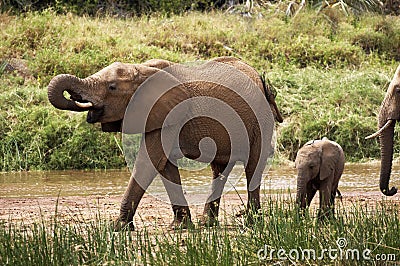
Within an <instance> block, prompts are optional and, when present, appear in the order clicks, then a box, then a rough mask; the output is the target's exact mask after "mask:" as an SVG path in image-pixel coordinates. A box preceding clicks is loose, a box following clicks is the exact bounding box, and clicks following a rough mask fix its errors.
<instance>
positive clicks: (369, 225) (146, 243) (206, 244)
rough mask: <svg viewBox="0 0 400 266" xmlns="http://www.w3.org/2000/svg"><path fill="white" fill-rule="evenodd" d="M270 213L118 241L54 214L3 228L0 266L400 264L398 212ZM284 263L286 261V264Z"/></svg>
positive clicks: (102, 224) (276, 208)
mask: <svg viewBox="0 0 400 266" xmlns="http://www.w3.org/2000/svg"><path fill="white" fill-rule="evenodd" d="M288 203H289V204H288ZM264 206H265V208H264V211H263V212H262V213H261V214H259V216H258V220H257V221H256V223H255V224H254V225H252V226H250V227H248V226H245V225H244V222H243V220H244V219H243V218H238V217H232V216H226V217H225V221H224V225H220V226H216V227H213V228H194V229H189V230H183V231H177V232H174V231H168V230H166V228H163V227H159V229H158V230H156V231H152V232H149V231H146V228H137V230H136V231H134V232H119V233H116V232H113V230H112V226H111V224H110V222H109V221H107V220H105V219H104V218H102V217H101V214H100V213H96V214H94V215H95V217H96V218H95V219H94V220H88V219H84V218H82V217H74V218H73V219H72V220H73V222H72V221H71V222H65V221H62V219H61V217H58V214H57V211H56V213H55V215H54V218H53V219H52V221H50V222H48V221H42V222H40V221H37V222H33V223H30V224H24V223H21V224H15V223H9V224H6V223H5V224H0V242H1V243H2V245H0V264H2V265H259V264H266V265H271V264H273V263H275V262H276V263H282V262H283V263H287V262H289V261H291V262H292V263H294V264H296V265H322V264H323V265H331V264H332V265H333V263H334V264H335V265H373V264H375V263H376V264H379V265H380V264H381V263H383V264H385V262H383V261H386V260H389V262H387V263H388V264H390V263H391V262H390V260H392V261H393V260H396V259H397V260H398V258H399V257H400V250H399V246H398V241H399V232H400V230H399V227H400V220H399V216H398V213H399V210H400V209H399V207H398V206H396V205H392V206H391V207H387V206H389V204H386V202H376V205H365V206H361V205H357V204H356V205H354V206H352V208H351V210H352V211H351V212H345V211H344V210H343V209H342V208H339V210H338V214H337V217H336V219H335V220H332V221H329V222H325V223H321V222H316V221H315V219H314V218H313V217H312V216H309V215H305V217H303V218H301V217H300V216H299V213H298V212H297V210H296V209H295V208H293V206H294V204H293V202H292V199H288V198H285V197H284V196H281V197H278V199H271V198H270V199H268V200H267V201H266V202H265V203H264ZM367 206H368V207H367ZM385 206H386V207H385ZM267 228H268V230H266V229H267ZM382 243H384V245H382ZM339 247H340V248H341V250H340V249H339ZM324 249H325V251H323V250H324ZM260 250H261V251H260ZM278 250H284V252H285V254H286V255H283V253H282V251H280V252H281V253H278ZM293 250H294V251H293ZM303 250H309V251H310V250H313V251H314V252H315V253H308V251H307V252H306V253H303ZM365 250H367V251H365ZM368 250H369V251H370V252H369V251H368ZM311 252H312V251H311ZM313 254H314V255H313ZM284 256H286V257H287V260H286V261H282V260H281V259H280V257H284ZM302 256H304V257H302ZM313 256H314V257H313ZM363 256H364V257H363ZM259 257H260V258H261V260H260V259H259ZM379 260H381V261H379ZM392 263H393V262H392ZM394 263H395V262H394Z"/></svg>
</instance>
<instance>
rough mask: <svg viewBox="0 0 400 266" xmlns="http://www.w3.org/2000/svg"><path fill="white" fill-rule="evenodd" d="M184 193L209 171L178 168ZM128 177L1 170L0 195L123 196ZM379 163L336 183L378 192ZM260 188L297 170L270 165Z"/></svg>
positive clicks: (240, 184)
mask: <svg viewBox="0 0 400 266" xmlns="http://www.w3.org/2000/svg"><path fill="white" fill-rule="evenodd" d="M181 176H182V184H183V189H184V191H185V193H187V194H193V193H207V191H208V190H209V187H210V183H211V170H210V169H209V168H205V169H202V170H199V171H181ZM399 176H400V164H399V163H394V166H393V171H392V178H391V183H390V184H391V186H397V187H400V178H399ZM129 178H130V172H129V171H128V170H126V169H124V170H107V171H32V172H13V173H0V197H2V198H14V197H19V198H20V197H26V198H32V197H54V196H58V195H60V196H93V195H96V196H107V195H109V196H122V195H123V193H124V191H125V188H126V186H127V184H128V181H129ZM378 184H379V163H372V164H347V165H346V166H345V170H344V173H343V176H342V178H341V180H340V183H339V189H340V191H341V192H342V193H343V192H369V191H379V186H378ZM225 187H226V191H228V192H229V191H230V192H231V193H236V191H237V192H239V193H245V191H246V180H245V178H244V177H243V167H241V166H238V167H235V168H234V170H233V171H232V173H231V175H230V176H229V178H228V182H227V184H226V186H225ZM262 188H263V190H264V191H265V192H266V193H274V192H277V191H283V192H287V191H291V192H295V189H296V170H295V169H294V167H293V166H272V167H271V169H269V171H266V172H265V177H264V179H263V183H262ZM164 191H165V190H164V187H163V185H162V182H161V180H160V178H156V180H155V181H154V182H153V184H152V185H151V187H150V188H149V192H150V193H153V194H157V193H160V194H162V193H164Z"/></svg>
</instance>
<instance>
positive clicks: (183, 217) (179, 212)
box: [170, 205, 193, 230]
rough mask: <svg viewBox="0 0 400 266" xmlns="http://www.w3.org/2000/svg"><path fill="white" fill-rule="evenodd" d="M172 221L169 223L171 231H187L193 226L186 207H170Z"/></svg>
mask: <svg viewBox="0 0 400 266" xmlns="http://www.w3.org/2000/svg"><path fill="white" fill-rule="evenodd" d="M172 210H173V212H174V220H173V221H172V223H171V226H170V227H171V228H172V229H175V230H176V229H187V228H189V227H192V226H193V223H192V218H191V215H190V210H189V207H188V206H177V205H174V206H172Z"/></svg>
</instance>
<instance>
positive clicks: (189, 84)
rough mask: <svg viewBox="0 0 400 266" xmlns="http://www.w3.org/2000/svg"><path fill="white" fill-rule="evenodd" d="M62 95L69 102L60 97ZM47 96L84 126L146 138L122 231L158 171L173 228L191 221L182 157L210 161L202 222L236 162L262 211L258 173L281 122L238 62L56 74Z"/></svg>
mask: <svg viewBox="0 0 400 266" xmlns="http://www.w3.org/2000/svg"><path fill="white" fill-rule="evenodd" d="M71 81H72V82H73V85H71V84H70V82H71ZM63 91H68V92H69V93H70V95H71V99H72V100H68V99H65V98H64V96H63ZM132 96H133V97H132ZM49 99H50V102H51V103H52V104H53V105H54V106H55V107H57V108H60V109H67V110H74V111H89V112H88V119H87V120H88V122H90V123H95V122H100V123H102V129H103V130H104V131H120V130H122V131H123V132H124V133H126V134H132V133H144V135H143V138H142V142H141V146H140V149H139V153H138V155H137V159H136V162H135V169H134V171H133V173H132V177H131V180H130V182H129V185H128V188H127V190H126V192H125V195H124V197H123V200H122V203H121V214H120V218H119V222H121V223H122V226H124V225H126V224H130V223H131V222H132V219H133V215H134V213H135V211H136V208H137V206H138V204H139V201H140V199H141V197H142V196H143V193H144V192H145V190H146V189H147V187H148V186H149V185H150V183H151V182H152V180H153V179H154V177H155V176H156V175H157V174H160V175H161V176H162V177H163V178H162V180H163V183H164V186H165V187H166V190H167V193H168V196H169V198H170V200H171V203H172V205H173V206H172V209H173V211H174V216H175V219H174V224H175V225H179V224H181V223H185V222H190V211H189V208H188V206H187V202H186V199H185V197H184V195H183V191H182V187H181V180H180V176H179V171H178V168H177V166H176V165H177V164H176V161H177V160H178V159H179V158H182V157H187V158H190V159H195V160H198V161H202V162H209V163H211V167H212V170H213V179H214V181H213V185H212V191H211V193H210V196H209V198H208V201H207V204H206V205H205V210H204V214H205V216H206V217H208V218H206V219H205V222H206V223H207V224H209V223H211V224H213V223H214V222H215V221H216V217H217V215H218V207H219V201H220V197H221V193H222V189H223V186H224V184H225V182H226V178H221V176H223V177H227V176H228V175H229V173H230V171H231V170H232V167H233V165H234V164H235V163H236V162H237V161H241V162H243V163H244V165H245V172H246V178H247V186H248V193H249V197H248V198H249V202H248V208H251V207H252V208H254V209H258V208H260V202H259V187H260V182H261V176H262V172H263V170H264V167H265V165H266V160H267V158H268V157H270V156H271V155H272V154H273V146H272V145H271V144H272V143H271V142H272V134H273V128H274V117H275V119H276V120H277V121H282V117H281V115H280V113H279V110H278V109H277V106H276V103H275V99H274V97H273V95H272V93H270V91H269V88H268V87H266V86H265V83H264V82H263V81H262V79H261V78H260V77H259V76H258V74H257V72H256V71H255V70H254V69H253V68H251V67H250V66H249V65H247V64H245V63H243V62H242V61H240V60H238V59H236V58H230V57H223V58H217V59H214V60H211V61H209V62H206V63H204V64H202V65H197V66H185V65H181V64H175V63H172V62H169V61H166V60H159V59H153V60H150V61H147V62H145V63H143V64H136V65H131V64H122V63H114V64H112V65H110V66H108V67H106V68H105V69H103V70H101V71H99V72H98V73H96V74H94V75H92V76H90V77H88V78H86V79H79V78H76V77H74V76H71V75H64V76H57V77H55V78H54V79H53V80H52V81H51V82H50V84H49ZM271 110H272V111H271ZM122 121H123V126H121V124H122ZM218 177H220V178H218Z"/></svg>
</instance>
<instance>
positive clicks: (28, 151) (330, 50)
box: [0, 9, 400, 171]
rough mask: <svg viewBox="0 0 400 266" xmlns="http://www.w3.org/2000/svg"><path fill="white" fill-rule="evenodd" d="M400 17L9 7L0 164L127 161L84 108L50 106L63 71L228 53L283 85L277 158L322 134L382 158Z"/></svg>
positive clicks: (357, 154)
mask: <svg viewBox="0 0 400 266" xmlns="http://www.w3.org/2000/svg"><path fill="white" fill-rule="evenodd" d="M399 23H400V19H399V18H398V17H390V16H379V15H373V14H366V15H365V16H361V17H355V16H344V14H343V13H342V12H334V10H331V9H326V10H324V11H323V12H322V13H319V14H317V13H316V12H315V11H312V10H304V11H303V12H302V14H301V16H296V17H295V18H288V17H286V16H285V15H284V14H283V13H281V12H275V11H274V10H272V9H269V10H265V11H264V12H263V17H261V18H252V19H248V18H243V17H241V16H239V15H228V14H225V13H219V12H212V13H189V14H186V15H182V16H177V15H172V16H169V17H163V16H160V15H153V16H146V17H140V18H137V17H134V18H127V19H116V18H111V17H86V16H82V17H78V16H75V15H72V14H66V15H57V14H55V13H54V12H53V11H51V10H46V11H43V12H40V13H38V12H28V13H24V14H23V15H20V16H12V15H7V14H0V27H1V28H2V31H1V33H0V55H1V58H0V61H1V62H2V64H0V75H1V81H0V82H1V87H2V93H1V94H0V102H1V105H0V153H1V154H2V155H3V158H4V159H3V160H2V162H1V165H0V171H11V170H27V169H82V168H102V169H104V168H120V167H123V166H124V165H125V162H124V157H123V154H122V152H121V150H120V149H119V145H120V143H119V142H120V135H119V134H109V133H102V132H100V130H99V127H98V126H92V125H89V124H87V123H86V122H85V117H84V114H75V113H71V112H65V111H59V110H55V108H53V107H52V106H51V105H50V104H49V102H48V100H47V96H46V86H47V84H48V82H49V81H50V79H51V78H52V77H54V76H55V75H57V74H61V73H69V74H74V75H77V76H79V77H86V76H88V75H90V74H93V73H95V72H97V71H98V70H100V69H101V68H103V67H105V66H107V65H108V64H110V63H112V62H115V61H123V62H135V63H138V62H143V61H145V60H148V59H151V58H164V59H168V60H171V61H175V62H187V61H194V60H204V59H209V58H212V57H216V56H223V55H232V56H237V57H240V58H242V59H243V60H244V61H246V62H248V63H249V64H251V65H252V66H254V67H255V68H256V69H257V70H259V71H260V72H262V71H265V72H266V73H267V76H268V78H269V79H270V80H271V83H272V84H273V85H274V86H275V87H276V88H277V90H278V98H277V102H278V105H279V107H280V109H281V110H282V113H283V116H284V118H285V123H284V124H281V125H279V126H278V128H277V129H278V152H277V154H278V157H279V160H281V161H284V160H287V159H293V157H294V155H295V153H296V152H297V150H298V148H299V147H300V146H301V145H302V144H304V143H305V142H307V141H308V140H310V139H316V138H320V137H323V136H326V137H328V138H330V139H332V140H335V141H337V142H338V143H339V144H341V145H342V146H343V148H344V151H345V153H346V158H347V160H348V161H366V160H369V159H375V158H378V157H379V147H378V143H377V142H376V141H375V140H369V141H365V140H364V137H365V136H366V135H369V134H370V133H372V132H373V131H375V129H376V124H377V123H376V118H377V112H378V110H379V105H380V102H381V100H382V99H383V95H384V93H385V90H386V87H387V84H388V82H389V81H390V79H391V77H392V75H393V73H394V70H395V68H396V66H397V65H398V61H396V60H399V55H398V51H399V49H400V30H399V28H398V27H395V26H394V25H398V24H399ZM12 58H17V59H23V60H25V62H26V64H27V67H28V69H29V72H30V73H29V74H28V75H26V74H24V75H21V74H20V73H19V72H18V71H14V72H12V73H10V72H9V71H7V70H6V67H5V64H4V62H8V61H10V60H11V59H12ZM396 137H398V136H396ZM399 148H400V146H398V144H396V147H395V150H396V151H398V150H400V149H399ZM396 155H397V156H398V154H396Z"/></svg>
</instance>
